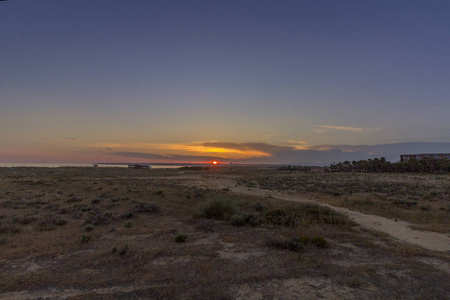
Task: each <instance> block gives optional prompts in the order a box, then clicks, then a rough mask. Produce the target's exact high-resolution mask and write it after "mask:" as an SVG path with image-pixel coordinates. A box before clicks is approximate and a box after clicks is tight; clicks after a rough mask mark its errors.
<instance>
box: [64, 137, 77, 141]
mask: <svg viewBox="0 0 450 300" xmlns="http://www.w3.org/2000/svg"><path fill="white" fill-rule="evenodd" d="M66 140H68V141H78V140H79V138H74V137H66Z"/></svg>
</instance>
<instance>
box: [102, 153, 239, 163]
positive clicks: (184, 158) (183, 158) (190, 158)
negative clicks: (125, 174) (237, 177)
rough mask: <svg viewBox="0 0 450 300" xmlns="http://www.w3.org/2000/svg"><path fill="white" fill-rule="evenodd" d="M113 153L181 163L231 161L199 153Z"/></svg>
mask: <svg viewBox="0 0 450 300" xmlns="http://www.w3.org/2000/svg"><path fill="white" fill-rule="evenodd" d="M108 154H111V155H118V156H123V157H131V158H143V159H151V160H157V161H162V162H179V163H182V162H183V163H208V162H211V161H215V160H217V161H221V162H229V161H230V160H228V159H226V158H223V157H219V156H197V155H176V154H169V155H161V154H154V153H143V152H108Z"/></svg>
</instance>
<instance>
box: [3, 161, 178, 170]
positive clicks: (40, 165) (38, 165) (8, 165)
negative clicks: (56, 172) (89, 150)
mask: <svg viewBox="0 0 450 300" xmlns="http://www.w3.org/2000/svg"><path fill="white" fill-rule="evenodd" d="M131 164H133V163H130V165H131ZM95 165H97V166H98V167H99V168H128V164H101V163H98V164H95ZM148 165H150V166H151V167H152V169H177V168H181V167H184V166H186V165H185V164H184V165H181V164H180V165H175V164H170V165H164V164H155V165H152V164H148ZM93 166H94V164H69V163H67V164H65V163H61V164H51V163H1V162H0V168H14V167H35V168H63V167H93Z"/></svg>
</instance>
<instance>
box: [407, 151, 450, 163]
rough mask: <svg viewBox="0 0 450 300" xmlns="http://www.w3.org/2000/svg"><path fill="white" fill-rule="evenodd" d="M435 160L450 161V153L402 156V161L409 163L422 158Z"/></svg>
mask: <svg viewBox="0 0 450 300" xmlns="http://www.w3.org/2000/svg"><path fill="white" fill-rule="evenodd" d="M426 157H428V158H434V159H443V158H446V159H450V153H421V154H402V155H400V161H401V162H403V161H408V160H410V159H411V158H415V159H422V158H426Z"/></svg>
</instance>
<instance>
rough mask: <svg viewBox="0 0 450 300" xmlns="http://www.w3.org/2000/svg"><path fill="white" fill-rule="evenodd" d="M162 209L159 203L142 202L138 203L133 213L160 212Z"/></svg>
mask: <svg viewBox="0 0 450 300" xmlns="http://www.w3.org/2000/svg"><path fill="white" fill-rule="evenodd" d="M160 210H161V209H160V208H159V206H158V205H156V204H155V203H144V202H141V203H139V204H138V205H136V206H135V207H134V208H133V211H132V213H133V214H138V213H153V214H155V213H158V212H159V211H160Z"/></svg>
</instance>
